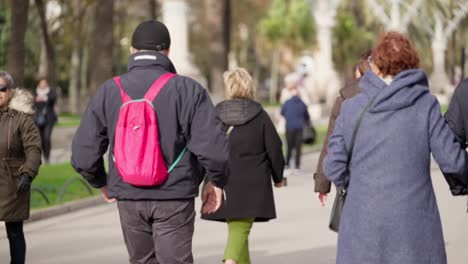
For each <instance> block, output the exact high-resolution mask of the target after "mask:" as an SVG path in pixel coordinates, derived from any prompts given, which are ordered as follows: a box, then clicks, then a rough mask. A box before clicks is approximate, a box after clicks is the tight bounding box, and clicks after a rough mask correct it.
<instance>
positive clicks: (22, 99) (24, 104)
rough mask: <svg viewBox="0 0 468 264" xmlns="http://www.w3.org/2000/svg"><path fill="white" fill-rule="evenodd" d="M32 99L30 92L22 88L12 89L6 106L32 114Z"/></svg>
mask: <svg viewBox="0 0 468 264" xmlns="http://www.w3.org/2000/svg"><path fill="white" fill-rule="evenodd" d="M33 101H34V97H33V95H32V94H31V93H30V92H28V91H26V90H24V89H14V90H13V95H12V97H11V100H10V103H9V104H8V108H10V109H13V110H15V111H18V112H21V113H25V114H30V115H32V114H34V109H33V106H34V103H33Z"/></svg>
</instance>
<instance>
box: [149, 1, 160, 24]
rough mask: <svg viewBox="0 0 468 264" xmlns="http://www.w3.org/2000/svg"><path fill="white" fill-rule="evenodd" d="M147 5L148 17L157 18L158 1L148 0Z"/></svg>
mask: <svg viewBox="0 0 468 264" xmlns="http://www.w3.org/2000/svg"><path fill="white" fill-rule="evenodd" d="M148 6H149V17H150V19H152V20H156V19H157V18H158V12H157V10H158V3H157V0H148Z"/></svg>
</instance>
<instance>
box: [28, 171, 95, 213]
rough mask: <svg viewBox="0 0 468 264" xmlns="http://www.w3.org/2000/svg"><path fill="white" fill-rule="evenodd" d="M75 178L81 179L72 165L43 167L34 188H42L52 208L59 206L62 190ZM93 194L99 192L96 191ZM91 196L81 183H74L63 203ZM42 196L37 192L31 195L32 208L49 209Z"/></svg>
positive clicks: (69, 187)
mask: <svg viewBox="0 0 468 264" xmlns="http://www.w3.org/2000/svg"><path fill="white" fill-rule="evenodd" d="M73 177H80V178H81V176H79V175H78V174H77V173H76V172H75V171H74V170H73V168H72V166H71V164H70V163H63V164H53V165H43V166H41V169H40V170H39V174H38V176H37V178H36V179H35V180H34V181H33V186H36V187H39V188H41V189H42V190H43V191H44V192H45V193H46V195H47V197H48V198H49V200H50V202H51V204H50V206H53V205H57V204H56V201H57V198H58V195H59V192H60V189H61V188H62V186H63V185H64V184H65V182H66V181H68V180H69V179H71V178H73ZM92 190H93V194H97V193H98V192H97V191H96V190H94V189H92ZM89 196H90V194H89V193H88V190H87V189H86V187H85V186H83V184H82V183H80V182H73V183H72V184H71V185H69V186H68V188H67V190H66V192H65V195H64V196H63V200H62V202H67V201H72V200H77V199H80V198H85V197H89ZM48 206H49V205H47V203H46V202H45V201H44V199H43V198H42V196H41V195H40V194H39V193H37V192H32V193H31V208H33V209H37V208H44V207H48Z"/></svg>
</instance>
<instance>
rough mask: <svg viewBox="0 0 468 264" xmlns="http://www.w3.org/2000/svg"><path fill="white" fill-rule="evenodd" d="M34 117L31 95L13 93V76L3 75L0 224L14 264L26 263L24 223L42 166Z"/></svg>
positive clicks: (0, 91)
mask: <svg viewBox="0 0 468 264" xmlns="http://www.w3.org/2000/svg"><path fill="white" fill-rule="evenodd" d="M32 114H33V96H32V94H30V93H29V92H26V91H24V90H20V89H13V78H12V77H11V75H10V74H8V73H7V72H0V135H1V136H0V221H5V226H6V232H7V237H8V242H9V244H10V256H11V263H12V264H24V263H25V259H26V240H25V238H24V233H23V222H24V221H25V220H27V219H28V218H29V211H30V196H31V192H30V190H31V189H30V187H31V182H32V180H33V179H34V178H35V177H36V175H37V173H38V171H39V166H40V165H41V139H40V136H39V131H38V129H37V127H36V126H35V125H34V120H33V116H32ZM3 260H4V259H3ZM5 262H6V261H5Z"/></svg>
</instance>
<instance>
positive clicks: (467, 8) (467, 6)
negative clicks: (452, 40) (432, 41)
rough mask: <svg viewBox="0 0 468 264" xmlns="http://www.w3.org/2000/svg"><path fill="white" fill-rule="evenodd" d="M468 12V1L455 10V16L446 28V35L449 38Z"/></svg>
mask: <svg viewBox="0 0 468 264" xmlns="http://www.w3.org/2000/svg"><path fill="white" fill-rule="evenodd" d="M467 13H468V2H464V3H460V6H459V9H457V10H455V12H454V16H453V18H452V19H451V20H450V21H449V22H448V24H447V27H446V28H445V30H444V35H445V37H447V38H449V37H450V36H451V35H452V33H453V32H454V31H455V30H456V29H457V26H458V24H459V23H460V22H461V21H462V20H463V18H465V16H466V14H467Z"/></svg>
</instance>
